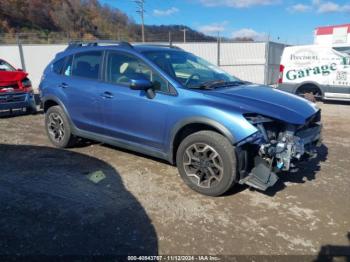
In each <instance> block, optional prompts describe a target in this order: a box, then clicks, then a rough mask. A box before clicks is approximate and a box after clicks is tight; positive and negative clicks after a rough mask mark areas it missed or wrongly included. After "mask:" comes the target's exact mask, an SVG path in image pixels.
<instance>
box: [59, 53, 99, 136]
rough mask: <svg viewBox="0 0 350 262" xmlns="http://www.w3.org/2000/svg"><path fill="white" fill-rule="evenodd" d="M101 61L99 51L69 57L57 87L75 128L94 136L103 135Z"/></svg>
mask: <svg viewBox="0 0 350 262" xmlns="http://www.w3.org/2000/svg"><path fill="white" fill-rule="evenodd" d="M102 57H103V52H102V51H86V52H81V53H76V54H75V55H74V56H70V57H69V58H68V59H67V61H66V63H65V66H64V68H63V70H62V78H61V81H60V82H59V83H58V88H59V89H61V91H62V93H63V94H64V100H65V106H66V108H67V110H68V112H69V115H70V117H71V119H72V121H73V123H74V124H75V126H76V127H78V128H79V129H82V130H85V131H90V132H96V133H101V132H102V131H103V120H102V118H101V103H100V102H101V100H100V93H99V84H100V79H101V65H102Z"/></svg>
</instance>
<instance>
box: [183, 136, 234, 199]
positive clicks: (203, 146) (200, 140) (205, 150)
mask: <svg viewBox="0 0 350 262" xmlns="http://www.w3.org/2000/svg"><path fill="white" fill-rule="evenodd" d="M176 162H177V167H178V169H179V172H180V175H181V177H182V179H183V180H184V182H185V183H186V184H187V185H188V186H189V187H190V188H191V189H193V190H195V191H197V192H199V193H202V194H204V195H208V196H219V195H222V194H223V193H225V192H226V191H227V190H229V189H230V188H231V186H232V185H233V184H234V181H235V178H236V156H235V151H234V147H233V146H232V144H231V143H230V141H229V140H228V139H227V138H226V137H224V136H222V135H221V134H219V133H216V132H213V131H200V132H197V133H194V134H192V135H189V136H188V137H186V138H185V139H184V140H183V141H182V142H181V144H180V146H179V148H178V150H177V155H176Z"/></svg>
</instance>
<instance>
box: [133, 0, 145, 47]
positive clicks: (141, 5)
mask: <svg viewBox="0 0 350 262" xmlns="http://www.w3.org/2000/svg"><path fill="white" fill-rule="evenodd" d="M134 2H135V3H136V5H137V7H138V9H137V10H136V13H138V14H139V15H140V17H141V31H142V42H145V20H144V14H145V0H134Z"/></svg>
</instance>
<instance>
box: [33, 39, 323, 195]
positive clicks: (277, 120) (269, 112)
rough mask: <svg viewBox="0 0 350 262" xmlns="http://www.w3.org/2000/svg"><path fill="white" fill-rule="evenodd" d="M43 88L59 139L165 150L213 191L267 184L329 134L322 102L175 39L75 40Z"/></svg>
mask: <svg viewBox="0 0 350 262" xmlns="http://www.w3.org/2000/svg"><path fill="white" fill-rule="evenodd" d="M40 95H41V100H42V103H43V108H44V112H45V127H46V131H47V134H48V137H49V139H50V140H51V142H52V143H53V144H54V145H55V146H57V147H60V148H64V147H71V146H73V145H74V143H75V142H76V141H77V139H78V138H87V139H92V140H97V141H100V142H103V143H107V144H112V145H115V146H118V147H122V148H125V149H128V150H132V151H137V152H141V153H143V154H146V155H150V156H153V157H156V158H161V159H165V160H167V161H169V162H170V163H172V164H176V165H177V167H178V170H179V173H180V175H181V177H182V179H183V180H184V181H185V183H186V184H187V185H188V186H189V187H190V188H192V189H193V190H195V191H197V192H200V193H202V194H205V195H210V196H218V195H221V194H223V193H224V192H226V191H227V190H228V189H230V188H231V187H232V186H233V185H234V184H236V183H240V184H247V185H249V186H251V187H254V188H257V189H259V190H266V189H267V188H268V187H270V186H272V185H274V183H275V182H276V181H277V179H278V177H277V175H276V173H277V172H278V171H288V170H290V169H292V168H293V169H294V168H295V167H296V162H297V161H298V160H303V159H307V158H308V157H314V156H315V154H316V152H317V151H316V150H315V147H316V146H319V145H320V143H321V129H322V125H321V115H320V110H319V109H318V108H317V107H316V105H315V104H313V103H311V102H309V101H307V100H305V99H303V98H300V97H297V96H295V95H292V94H288V93H285V92H283V91H279V90H276V89H273V88H270V87H268V86H261V85H256V84H252V83H248V82H244V81H241V80H239V79H238V78H235V77H233V76H231V75H229V74H228V73H226V72H224V71H223V70H222V69H220V68H218V67H217V66H215V65H212V64H210V63H208V62H206V61H204V60H203V59H201V58H200V57H197V56H195V55H193V54H191V53H188V52H185V51H184V50H182V49H179V48H176V47H171V46H170V47H169V46H160V45H131V44H129V43H125V42H116V43H112V42H109V43H102V42H91V43H83V42H81V43H79V42H75V43H71V44H70V45H69V46H68V47H67V49H66V50H65V51H63V52H61V53H59V54H57V55H56V57H55V59H54V60H53V61H52V62H51V63H50V64H49V65H48V66H47V68H46V69H45V71H44V73H43V76H42V81H41V84H40Z"/></svg>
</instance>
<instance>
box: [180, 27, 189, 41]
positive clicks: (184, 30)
mask: <svg viewBox="0 0 350 262" xmlns="http://www.w3.org/2000/svg"><path fill="white" fill-rule="evenodd" d="M180 31H183V32H184V43H186V32H187V31H188V29H186V28H184V29H181V30H180Z"/></svg>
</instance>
